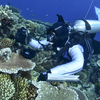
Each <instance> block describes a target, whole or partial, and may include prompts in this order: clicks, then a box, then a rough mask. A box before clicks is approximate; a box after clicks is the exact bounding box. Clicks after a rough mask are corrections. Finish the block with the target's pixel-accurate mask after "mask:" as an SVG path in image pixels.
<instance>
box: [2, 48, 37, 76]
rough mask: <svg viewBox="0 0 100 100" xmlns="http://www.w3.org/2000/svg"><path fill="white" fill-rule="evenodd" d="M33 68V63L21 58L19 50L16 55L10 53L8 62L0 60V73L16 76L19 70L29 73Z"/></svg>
mask: <svg viewBox="0 0 100 100" xmlns="http://www.w3.org/2000/svg"><path fill="white" fill-rule="evenodd" d="M34 67H35V63H34V62H32V61H31V60H28V59H25V58H24V57H22V56H21V55H20V50H19V51H18V52H17V53H12V55H11V59H10V60H8V61H6V62H2V61H1V60H0V71H1V72H5V73H9V74H12V73H14V74H16V73H17V72H18V71H19V70H22V71H29V70H32V69H33V68H34Z"/></svg>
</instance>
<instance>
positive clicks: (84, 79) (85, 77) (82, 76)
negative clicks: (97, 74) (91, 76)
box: [77, 71, 87, 82]
mask: <svg viewBox="0 0 100 100" xmlns="http://www.w3.org/2000/svg"><path fill="white" fill-rule="evenodd" d="M77 75H80V76H79V79H80V81H82V82H85V81H86V79H87V75H86V74H85V73H84V72H82V71H81V72H78V73H77Z"/></svg>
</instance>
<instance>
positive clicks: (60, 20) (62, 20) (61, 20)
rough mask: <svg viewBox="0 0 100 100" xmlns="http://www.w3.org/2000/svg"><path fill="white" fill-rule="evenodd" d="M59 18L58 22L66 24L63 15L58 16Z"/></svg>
mask: <svg viewBox="0 0 100 100" xmlns="http://www.w3.org/2000/svg"><path fill="white" fill-rule="evenodd" d="M57 16H58V22H63V23H65V21H64V19H63V17H62V15H59V14H57Z"/></svg>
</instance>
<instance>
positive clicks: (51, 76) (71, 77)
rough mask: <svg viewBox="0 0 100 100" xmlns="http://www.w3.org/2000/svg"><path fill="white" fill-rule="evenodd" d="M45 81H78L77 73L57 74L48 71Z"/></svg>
mask: <svg viewBox="0 0 100 100" xmlns="http://www.w3.org/2000/svg"><path fill="white" fill-rule="evenodd" d="M47 81H80V80H79V75H69V74H65V75H59V74H51V73H48V78H47Z"/></svg>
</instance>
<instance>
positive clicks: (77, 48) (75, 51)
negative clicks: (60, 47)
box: [29, 39, 84, 75]
mask: <svg viewBox="0 0 100 100" xmlns="http://www.w3.org/2000/svg"><path fill="white" fill-rule="evenodd" d="M40 43H42V44H44V45H48V44H49V42H48V41H47V40H42V41H40ZM40 43H39V42H38V41H36V40H34V39H32V40H31V41H30V43H29V45H30V46H31V47H33V48H35V49H40V48H43V47H42V45H41V44H40ZM83 52H84V48H83V46H82V45H80V44H78V45H74V46H72V47H70V48H69V49H68V53H69V55H70V56H71V58H72V61H71V62H69V63H66V64H62V65H58V66H55V67H54V68H51V69H50V70H51V73H52V74H60V75H64V74H69V75H71V74H75V73H77V72H79V71H81V70H82V69H83V65H84V56H83ZM68 53H67V51H66V52H65V53H64V54H65V55H63V56H64V57H65V58H67V57H68V56H67V54H68Z"/></svg>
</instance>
